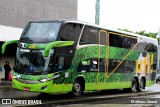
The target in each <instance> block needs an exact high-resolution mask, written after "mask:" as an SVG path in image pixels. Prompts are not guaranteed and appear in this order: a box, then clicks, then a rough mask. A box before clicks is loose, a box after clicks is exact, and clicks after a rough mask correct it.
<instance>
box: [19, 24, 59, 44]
mask: <svg viewBox="0 0 160 107" xmlns="http://www.w3.org/2000/svg"><path fill="white" fill-rule="evenodd" d="M60 26H61V23H60V22H32V23H29V24H28V26H27V27H26V29H25V30H24V32H23V33H22V35H21V38H20V39H21V40H22V41H25V42H51V41H55V40H56V39H57V36H58V32H59V29H60Z"/></svg>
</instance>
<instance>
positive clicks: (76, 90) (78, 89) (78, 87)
mask: <svg viewBox="0 0 160 107" xmlns="http://www.w3.org/2000/svg"><path fill="white" fill-rule="evenodd" d="M72 94H73V96H76V97H78V96H80V95H81V94H82V83H81V82H80V81H78V80H76V81H75V82H74V84H73V88H72Z"/></svg>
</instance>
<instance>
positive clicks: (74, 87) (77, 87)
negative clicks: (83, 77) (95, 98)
mask: <svg viewBox="0 0 160 107" xmlns="http://www.w3.org/2000/svg"><path fill="white" fill-rule="evenodd" d="M73 89H74V92H75V93H79V92H80V90H81V85H80V84H79V83H75V84H74V86H73Z"/></svg>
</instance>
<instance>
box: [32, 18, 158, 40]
mask: <svg viewBox="0 0 160 107" xmlns="http://www.w3.org/2000/svg"><path fill="white" fill-rule="evenodd" d="M55 21H57V22H62V23H69V22H71V23H80V24H84V25H88V26H93V27H97V28H101V29H105V30H108V31H112V32H116V33H121V34H125V35H130V36H136V37H143V38H146V39H152V40H157V39H155V38H151V37H147V36H144V35H139V34H135V33H130V32H126V31H122V30H117V29H113V28H109V27H105V26H100V25H96V24H93V23H88V22H85V21H79V20H68V19H61V20H33V21H30V22H55Z"/></svg>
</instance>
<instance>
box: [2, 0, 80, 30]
mask: <svg viewBox="0 0 160 107" xmlns="http://www.w3.org/2000/svg"><path fill="white" fill-rule="evenodd" d="M77 3H78V0H0V25H6V26H12V27H16V28H24V26H25V25H26V23H27V22H28V21H30V20H37V19H51V20H53V19H77Z"/></svg>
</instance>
